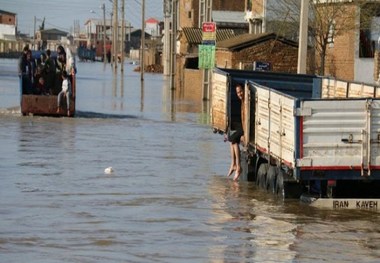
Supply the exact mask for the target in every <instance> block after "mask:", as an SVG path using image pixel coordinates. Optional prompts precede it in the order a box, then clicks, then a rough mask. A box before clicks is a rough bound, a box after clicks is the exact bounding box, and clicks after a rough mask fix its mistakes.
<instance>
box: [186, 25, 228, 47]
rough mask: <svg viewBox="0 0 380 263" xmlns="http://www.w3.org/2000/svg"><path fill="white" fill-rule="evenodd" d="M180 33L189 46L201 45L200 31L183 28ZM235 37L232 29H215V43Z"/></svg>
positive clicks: (198, 29) (192, 28)
mask: <svg viewBox="0 0 380 263" xmlns="http://www.w3.org/2000/svg"><path fill="white" fill-rule="evenodd" d="M182 32H183V34H184V35H185V37H186V39H187V42H188V43H189V44H201V43H202V29H200V28H194V27H184V28H182ZM232 37H235V34H234V31H233V30H232V29H216V41H217V42H219V41H223V40H226V39H229V38H232Z"/></svg>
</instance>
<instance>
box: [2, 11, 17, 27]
mask: <svg viewBox="0 0 380 263" xmlns="http://www.w3.org/2000/svg"><path fill="white" fill-rule="evenodd" d="M0 24H6V25H14V26H15V25H16V16H15V15H9V14H2V13H0Z"/></svg>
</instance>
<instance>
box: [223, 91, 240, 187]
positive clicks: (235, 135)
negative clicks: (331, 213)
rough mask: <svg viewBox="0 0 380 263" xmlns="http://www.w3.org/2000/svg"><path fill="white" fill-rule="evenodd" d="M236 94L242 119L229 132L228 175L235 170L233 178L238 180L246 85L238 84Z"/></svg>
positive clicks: (232, 125)
mask: <svg viewBox="0 0 380 263" xmlns="http://www.w3.org/2000/svg"><path fill="white" fill-rule="evenodd" d="M236 95H237V97H238V98H239V100H240V102H241V121H240V122H239V123H238V122H234V123H231V127H230V129H229V130H228V132H227V140H228V141H229V142H230V152H231V166H230V170H229V171H228V174H227V176H230V175H232V174H233V172H235V176H234V178H233V180H234V181H237V180H238V179H239V177H240V175H241V172H242V171H241V165H240V147H239V144H240V142H241V140H242V136H243V135H244V131H243V123H244V86H243V85H242V84H237V85H236Z"/></svg>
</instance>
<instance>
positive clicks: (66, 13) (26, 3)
mask: <svg viewBox="0 0 380 263" xmlns="http://www.w3.org/2000/svg"><path fill="white" fill-rule="evenodd" d="M121 1H122V0H119V8H120V7H121ZM141 2H142V0H125V19H126V21H127V22H128V21H130V22H131V23H132V26H133V27H135V28H141ZM103 3H104V4H105V5H106V13H107V14H106V16H107V19H110V15H109V13H110V12H111V10H112V2H111V1H110V0H62V1H61V0H0V9H1V10H4V11H8V12H12V13H16V14H17V20H18V30H19V31H21V32H22V33H26V34H30V35H32V32H33V28H34V16H36V18H37V21H36V29H38V27H39V26H40V25H41V23H42V20H43V18H44V17H45V29H48V28H57V29H59V30H63V31H67V32H71V31H72V28H74V20H79V25H80V28H81V31H83V29H84V23H85V21H86V20H87V19H90V18H95V19H97V18H99V19H103V11H102V10H101V9H100V6H101V5H102V4H103ZM162 7H163V0H145V20H147V19H148V18H150V17H154V18H156V19H157V20H162V19H163V11H162ZM90 10H94V11H95V12H96V13H95V14H93V13H90Z"/></svg>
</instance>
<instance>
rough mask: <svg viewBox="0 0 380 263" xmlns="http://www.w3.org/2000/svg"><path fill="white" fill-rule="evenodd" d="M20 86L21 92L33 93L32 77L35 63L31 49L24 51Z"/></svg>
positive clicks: (34, 73) (34, 72) (33, 76)
mask: <svg viewBox="0 0 380 263" xmlns="http://www.w3.org/2000/svg"><path fill="white" fill-rule="evenodd" d="M21 71H22V73H21V75H22V86H23V92H22V93H23V94H33V88H34V78H35V75H36V63H35V61H34V59H33V57H32V51H31V50H28V51H27V52H26V60H25V62H22V70H21Z"/></svg>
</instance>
